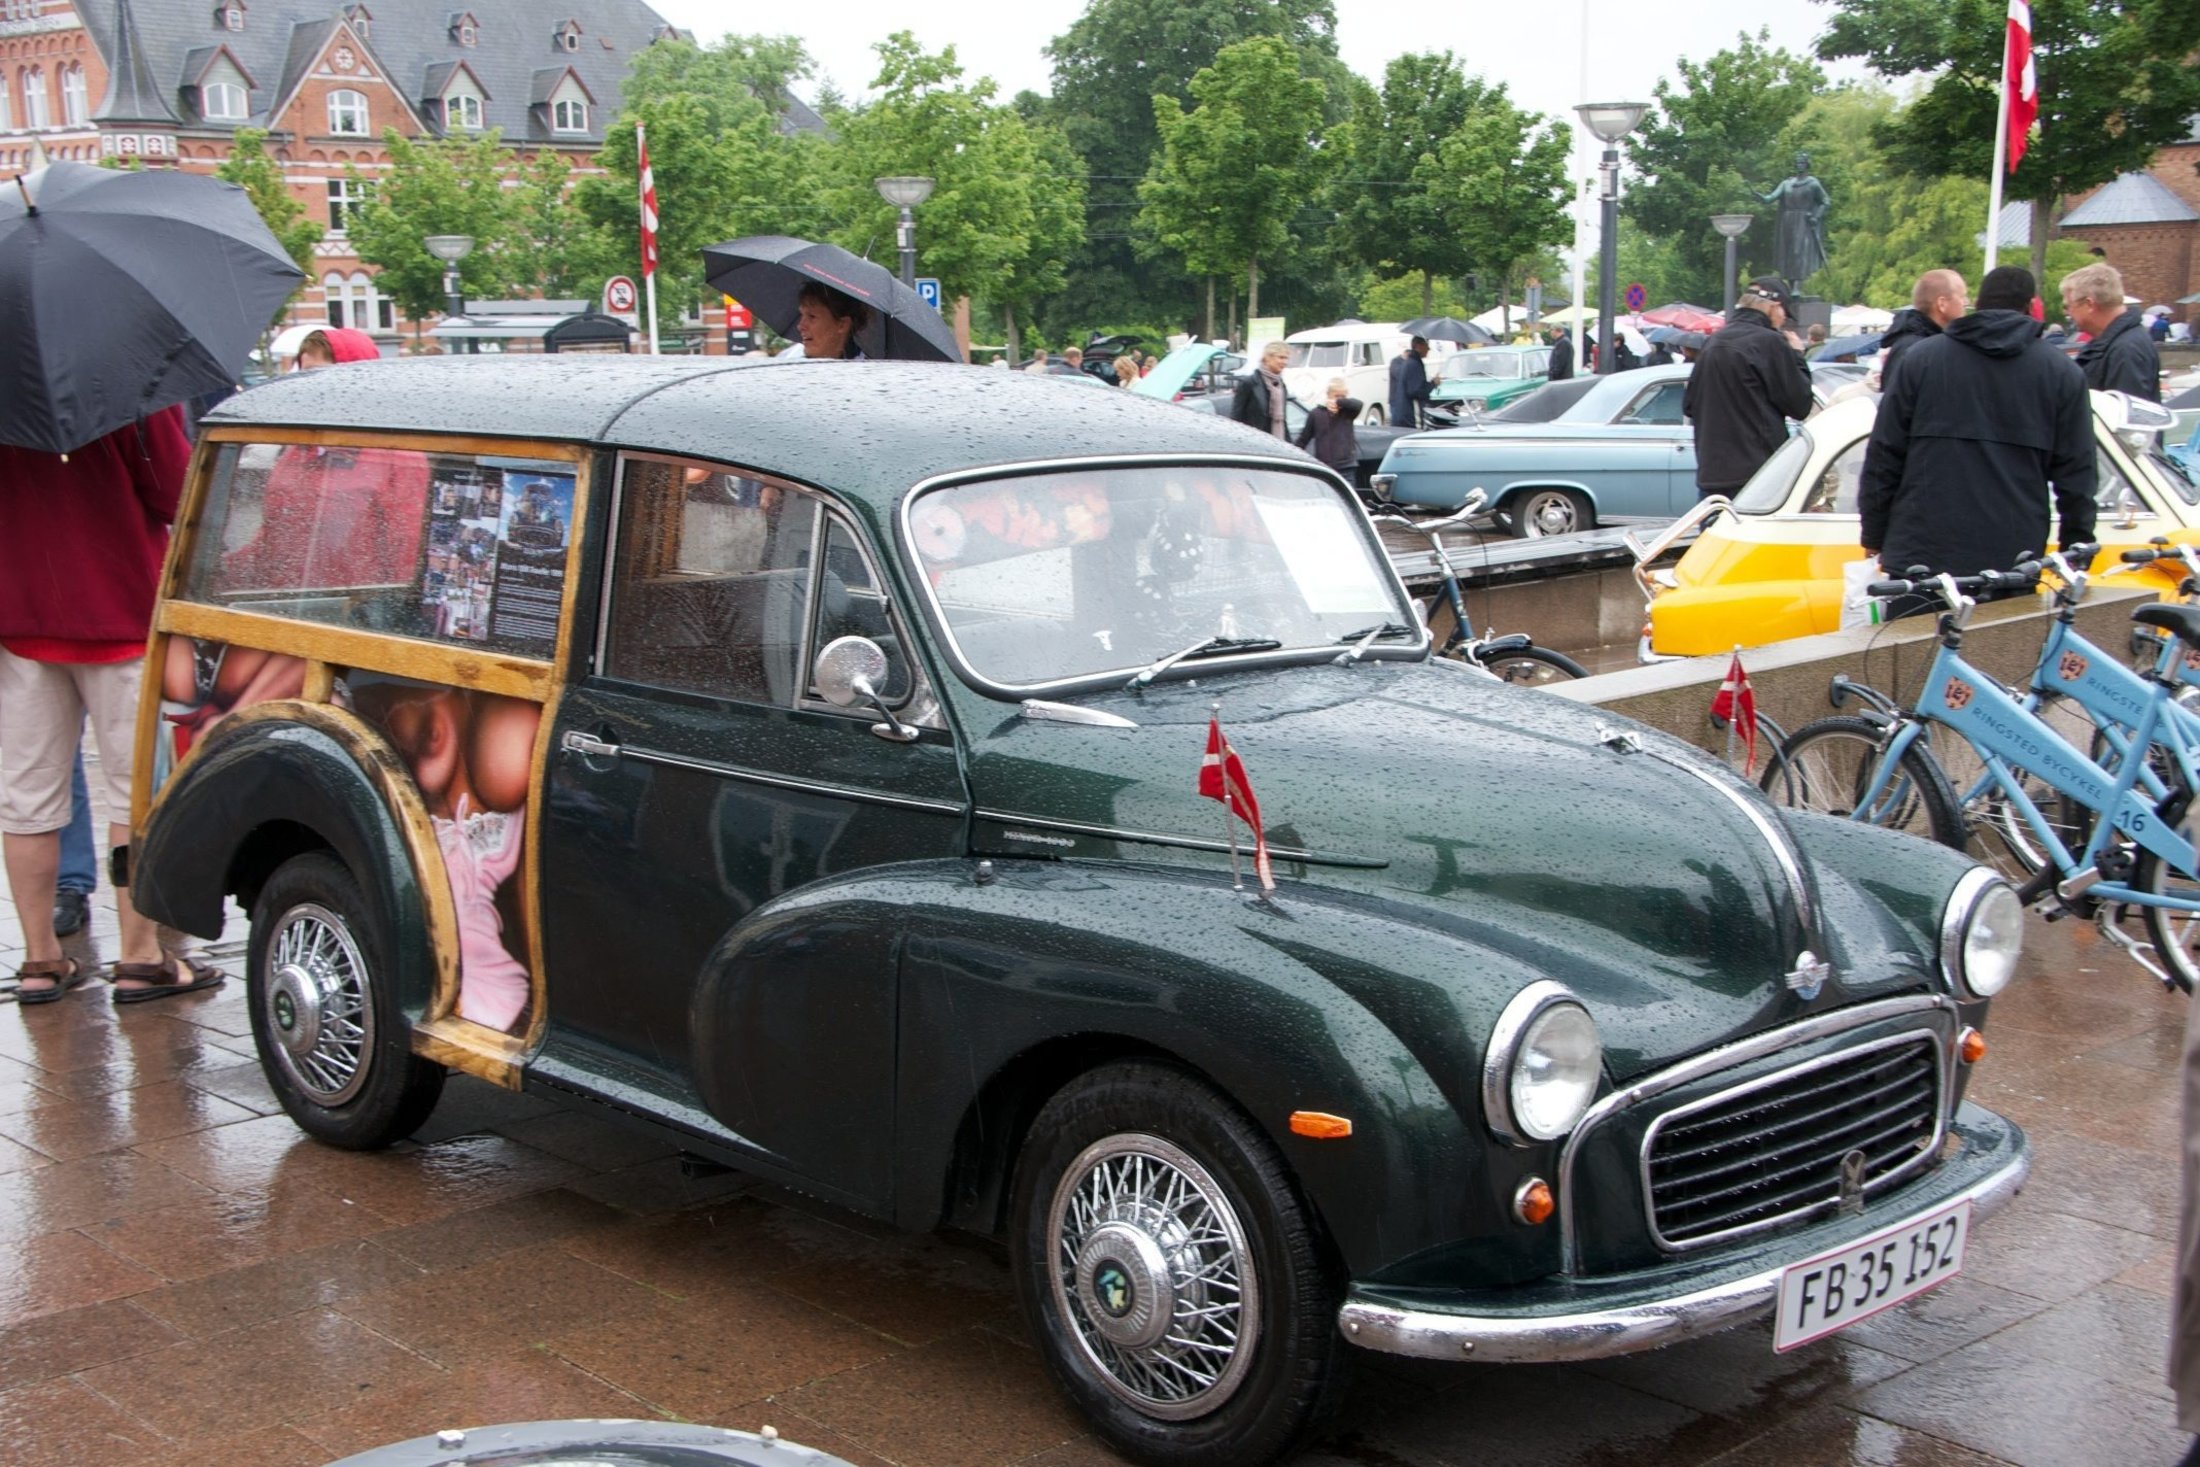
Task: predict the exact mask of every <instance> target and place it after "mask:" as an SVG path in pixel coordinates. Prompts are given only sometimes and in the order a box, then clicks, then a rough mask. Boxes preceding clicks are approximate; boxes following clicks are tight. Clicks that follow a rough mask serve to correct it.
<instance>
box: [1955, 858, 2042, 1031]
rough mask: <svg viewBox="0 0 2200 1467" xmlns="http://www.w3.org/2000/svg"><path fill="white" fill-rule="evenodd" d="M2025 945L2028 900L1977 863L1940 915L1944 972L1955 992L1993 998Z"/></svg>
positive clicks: (2013, 970)
mask: <svg viewBox="0 0 2200 1467" xmlns="http://www.w3.org/2000/svg"><path fill="white" fill-rule="evenodd" d="M2023 950H2024V903H2023V902H2022V901H2020V900H2018V897H2017V893H2016V891H2015V889H2014V888H2013V887H2011V886H2010V885H2009V883H2008V882H2006V881H2004V880H2002V879H2001V878H2000V877H1999V876H1997V875H1995V874H1994V873H1993V872H1992V871H1990V870H1988V869H1987V868H1985V867H1984V866H1979V867H1974V868H1973V869H1972V870H1970V871H1967V872H1965V873H1964V875H1963V879H1962V880H1961V881H1958V882H1957V883H1956V889H1955V890H1954V891H1953V892H1952V893H1950V894H1949V897H1948V906H1947V910H1946V911H1944V912H1943V913H1942V914H1941V918H1940V972H1941V976H1942V977H1943V978H1945V979H1946V980H1947V983H1948V987H1949V989H1950V991H1952V992H1953V993H1954V994H1955V995H1956V997H1958V998H1960V999H1966V1000H1970V1001H1974V1002H1976V1001H1978V1000H1982V999H1989V998H1992V997H1993V996H1994V995H1995V994H1997V993H1999V992H2001V991H2002V990H2003V989H2004V988H2007V987H2008V986H2009V980H2010V979H2011V978H2013V977H2015V976H2016V971H2017V958H2018V956H2019V955H2020V954H2021V953H2022V952H2023Z"/></svg>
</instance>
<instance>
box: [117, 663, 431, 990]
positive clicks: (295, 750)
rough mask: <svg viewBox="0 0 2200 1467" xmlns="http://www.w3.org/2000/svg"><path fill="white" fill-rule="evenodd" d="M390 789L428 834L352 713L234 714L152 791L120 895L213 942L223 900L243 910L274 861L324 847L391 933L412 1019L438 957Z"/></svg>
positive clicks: (406, 791) (399, 776) (271, 709)
mask: <svg viewBox="0 0 2200 1467" xmlns="http://www.w3.org/2000/svg"><path fill="white" fill-rule="evenodd" d="M393 795H394V796H395V797H396V798H397V799H399V800H400V801H402V800H403V799H404V798H405V797H407V796H409V798H410V802H411V804H412V805H413V806H414V807H415V808H416V810H417V813H418V815H419V820H420V825H421V828H422V829H423V830H425V829H427V815H426V812H425V810H422V809H418V806H419V794H418V792H417V791H416V790H414V788H413V786H412V782H411V780H410V778H409V777H408V776H406V775H405V773H404V770H403V766H402V765H401V764H399V763H398V761H397V756H396V754H395V753H394V752H393V751H392V750H390V748H389V746H388V745H387V744H386V743H384V742H383V741H382V740H381V739H380V738H379V737H378V736H377V735H375V734H374V733H373V732H372V731H371V730H370V729H368V728H367V727H366V725H365V724H363V723H360V722H359V721H358V720H357V719H356V718H353V717H352V716H351V715H350V714H348V713H344V712H342V711H341V710H338V709H333V708H328V707H325V706H322V705H319V704H309V703H293V702H288V701H284V702H274V703H262V704H258V705H255V706H253V707H251V708H247V709H243V710H240V711H239V712H237V713H234V714H232V715H230V716H229V717H228V718H227V719H224V720H223V721H222V723H221V725H220V726H219V727H218V728H216V729H215V730H214V732H213V733H212V734H211V735H209V736H208V738H207V739H206V740H205V742H204V743H202V744H201V745H200V746H199V747H197V748H195V749H194V750H192V752H191V755H190V757H189V758H187V759H186V760H185V761H184V762H183V764H182V766H181V767H180V768H178V769H177V771H176V772H175V774H174V775H173V776H171V777H170V779H169V781H168V784H167V785H166V787H164V788H163V789H162V790H161V791H160V793H159V795H158V796H157V797H156V799H155V802H154V804H153V807H152V809H151V811H150V812H149V814H148V815H147V817H146V822H145V827H144V829H143V830H141V831H140V832H139V833H138V835H137V839H136V842H135V850H134V852H133V854H132V858H131V863H130V867H131V869H130V895H131V899H132V901H133V902H135V903H136V905H137V908H138V910H139V911H141V912H144V913H145V914H146V915H147V916H149V917H151V918H153V919H154V920H155V921H158V922H165V923H167V924H169V925H170V926H172V927H177V928H180V929H181V930H183V931H185V932H189V933H192V934H193V935H195V936H198V937H205V938H213V937H218V936H219V935H220V934H221V931H222V908H223V898H224V897H225V896H229V895H235V896H237V897H238V898H239V900H240V901H241V902H242V903H243V904H244V905H246V906H247V907H249V906H250V905H251V903H252V901H253V900H254V899H255V898H256V897H257V896H258V895H259V888H260V886H261V884H262V883H264V882H265V881H266V879H267V877H268V876H269V875H270V874H272V873H273V871H274V869H275V868H276V867H277V866H279V865H280V864H282V862H283V861H285V860H287V859H289V858H290V857H291V856H293V855H297V854H300V853H302V852H304V851H308V850H316V849H318V850H327V851H329V852H331V853H333V854H334V855H335V857H336V858H337V859H338V860H340V861H342V862H343V863H344V865H345V867H346V868H347V869H349V870H350V872H351V874H352V876H353V877H354V878H355V879H356V880H357V881H358V882H359V886H360V890H361V891H362V892H363V893H364V894H365V896H366V898H367V901H368V902H369V903H370V904H371V905H372V906H373V908H374V916H375V917H376V918H377V919H379V920H380V921H381V923H382V924H383V925H382V930H383V932H384V933H385V934H387V935H388V936H389V937H390V938H391V939H392V944H391V949H390V952H389V954H388V959H389V961H390V962H391V963H392V965H393V970H394V977H395V979H396V982H397V993H398V1000H399V1003H400V1005H401V1007H402V1008H403V1009H404V1010H405V1012H406V1015H407V1017H409V1018H412V1019H414V1020H416V1021H417V1020H418V1019H419V1018H420V1017H421V1015H422V1014H424V1013H425V1011H426V1010H427V1007H428V1004H429V1000H430V998H431V996H432V995H433V993H434V991H435V982H436V976H437V974H436V966H437V960H436V959H435V958H434V957H433V956H431V955H432V954H433V953H435V951H436V949H435V947H434V946H433V945H432V944H431V942H430V941H429V932H430V914H429V911H428V910H427V903H425V902H424V901H423V900H422V897H421V892H420V886H419V882H418V880H417V879H416V877H415V875H414V870H415V868H414V864H413V859H412V856H411V854H410V853H409V851H408V847H407V843H406V839H405V836H404V833H403V832H402V830H401V829H400V826H399V823H398V820H397V819H396V818H394V817H393V815H392V810H391V800H392V797H393ZM429 839H431V840H432V839H433V837H432V835H431V836H430V837H429Z"/></svg>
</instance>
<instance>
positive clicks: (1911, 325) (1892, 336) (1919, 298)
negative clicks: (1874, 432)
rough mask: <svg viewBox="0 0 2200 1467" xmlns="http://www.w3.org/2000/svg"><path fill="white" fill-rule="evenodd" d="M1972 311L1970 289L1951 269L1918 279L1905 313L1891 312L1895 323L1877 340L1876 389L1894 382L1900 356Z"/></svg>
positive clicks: (1902, 311) (1926, 273)
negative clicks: (1877, 365)
mask: <svg viewBox="0 0 2200 1467" xmlns="http://www.w3.org/2000/svg"><path fill="white" fill-rule="evenodd" d="M1970 309H1971V297H1970V291H1969V289H1968V288H1967V287H1966V286H1965V285H1964V283H1963V277H1962V276H1961V275H1958V274H1957V273H1956V272H1955V271H1953V270H1928V271H1926V272H1925V273H1924V274H1923V275H1920V276H1918V277H1917V285H1916V286H1915V287H1914V288H1913V289H1912V290H1911V291H1910V304H1909V308H1908V309H1907V310H1901V311H1897V312H1895V313H1894V323H1893V324H1892V325H1890V326H1889V327H1888V328H1887V331H1886V334H1885V335H1883V336H1881V337H1880V338H1879V386H1880V390H1881V391H1885V390H1886V387H1887V384H1888V383H1889V382H1891V381H1893V380H1894V364H1895V363H1896V362H1897V361H1898V360H1900V359H1901V357H1902V355H1903V353H1905V352H1907V351H1908V350H1909V349H1910V348H1911V347H1913V346H1915V345H1917V344H1918V343H1919V342H1921V341H1923V340H1925V339H1926V338H1927V337H1932V336H1938V335H1940V333H1941V332H1942V331H1944V330H1946V329H1947V327H1948V323H1949V322H1950V321H1953V320H1954V319H1955V318H1956V317H1958V316H1960V315H1962V314H1963V313H1964V312H1966V311H1968V310H1970Z"/></svg>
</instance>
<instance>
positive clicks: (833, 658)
mask: <svg viewBox="0 0 2200 1467" xmlns="http://www.w3.org/2000/svg"><path fill="white" fill-rule="evenodd" d="M813 676H814V678H815V681H816V683H817V692H818V696H819V697H821V698H823V699H824V700H825V701H826V702H828V703H830V704H832V705H833V706H834V707H835V708H852V707H854V706H855V705H856V704H858V703H868V702H871V701H873V700H874V699H876V698H877V696H878V691H877V690H878V681H879V679H880V678H882V677H884V676H886V654H885V653H884V652H882V651H880V650H879V645H878V643H876V642H874V641H872V640H871V639H870V638H869V637H836V638H835V639H834V640H832V641H830V642H827V643H826V644H825V647H824V650H822V651H820V652H819V653H818V654H817V668H816V671H815V673H814V674H813Z"/></svg>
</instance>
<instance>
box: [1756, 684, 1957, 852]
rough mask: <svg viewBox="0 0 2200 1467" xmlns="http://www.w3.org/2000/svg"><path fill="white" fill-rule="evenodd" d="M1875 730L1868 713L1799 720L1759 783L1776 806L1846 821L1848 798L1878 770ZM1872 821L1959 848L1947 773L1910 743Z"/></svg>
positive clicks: (1852, 806) (1850, 815) (1852, 809)
mask: <svg viewBox="0 0 2200 1467" xmlns="http://www.w3.org/2000/svg"><path fill="white" fill-rule="evenodd" d="M1881 732H1882V729H1881V726H1880V725H1879V724H1877V723H1874V722H1872V721H1871V720H1870V719H1868V718H1856V717H1837V718H1821V719H1819V720H1818V721H1817V722H1816V723H1809V724H1805V725H1804V726H1803V727H1801V728H1799V729H1797V730H1796V731H1795V732H1794V734H1793V735H1792V736H1790V737H1789V738H1788V740H1787V742H1786V743H1785V744H1783V745H1782V746H1781V748H1780V756H1779V758H1777V759H1775V760H1774V761H1772V763H1771V764H1770V765H1769V766H1768V767H1767V768H1766V770H1765V772H1764V776H1763V779H1762V780H1761V781H1760V787H1761V788H1762V789H1763V790H1764V792H1765V793H1766V794H1767V795H1769V796H1770V797H1771V798H1772V799H1773V800H1774V801H1776V802H1777V803H1779V804H1782V805H1787V806H1789V807H1791V808H1794V809H1798V810H1817V811H1820V812H1822V813H1824V814H1828V815H1839V816H1841V817H1842V818H1843V819H1854V818H1856V802H1857V800H1858V799H1859V798H1860V797H1861V796H1862V794H1863V792H1864V789H1865V787H1866V786H1867V785H1868V784H1870V782H1871V778H1872V775H1873V773H1874V771H1876V770H1877V768H1878V767H1879V758H1880V735H1881ZM1873 823H1874V824H1877V825H1880V826H1883V827H1885V828H1887V829H1889V830H1901V831H1906V832H1908V833H1909V834H1911V835H1915V836H1920V837H1922V838H1924V839H1926V840H1934V841H1938V842H1940V843H1941V844H1942V845H1944V846H1953V847H1954V848H1955V849H1957V850H1959V851H1960V850H1962V849H1963V844H1964V830H1963V819H1962V816H1961V815H1960V813H1959V812H1958V811H1957V810H1956V797H1955V795H1954V794H1953V793H1951V792H1950V791H1949V789H1948V779H1947V776H1946V775H1944V774H1942V773H1941V772H1940V766H1939V765H1937V764H1935V763H1934V762H1933V761H1932V759H1931V758H1930V757H1929V756H1928V755H1927V754H1926V753H1925V752H1924V750H1923V749H1922V748H1920V747H1919V746H1918V745H1916V744H1912V745H1911V746H1910V747H1909V748H1907V749H1905V750H1903V751H1902V763H1901V767H1900V769H1899V770H1898V771H1897V773H1896V775H1895V778H1894V780H1893V781H1892V782H1890V784H1889V785H1888V787H1887V789H1886V791H1885V792H1884V793H1883V794H1882V796H1881V799H1880V807H1879V810H1878V812H1877V813H1876V815H1875V817H1874V819H1873Z"/></svg>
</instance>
